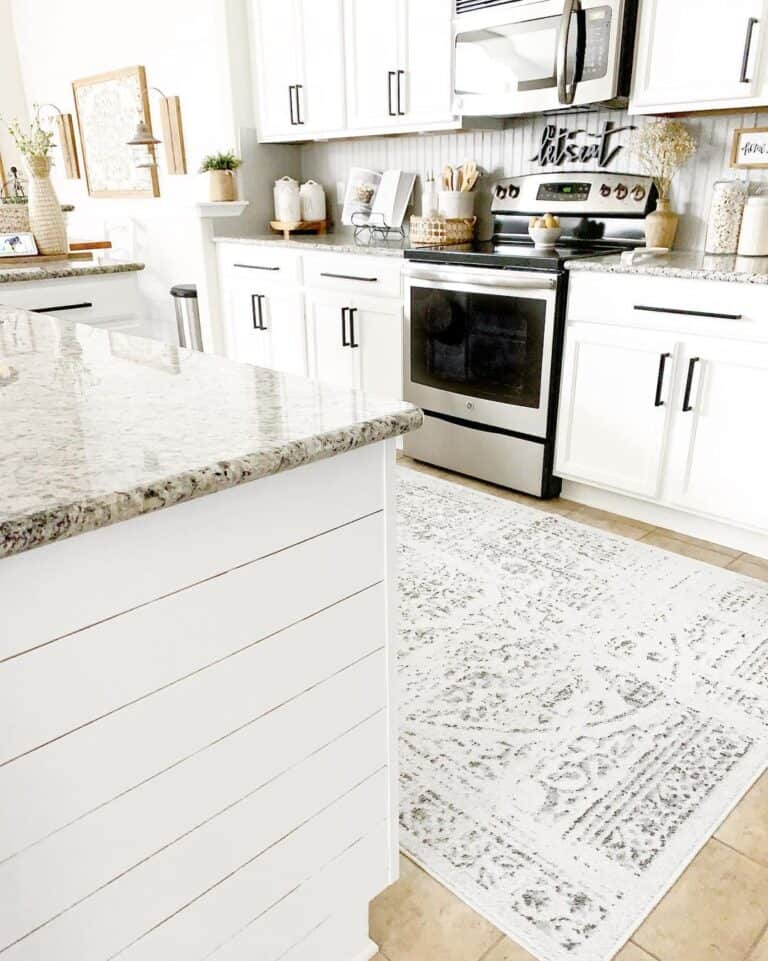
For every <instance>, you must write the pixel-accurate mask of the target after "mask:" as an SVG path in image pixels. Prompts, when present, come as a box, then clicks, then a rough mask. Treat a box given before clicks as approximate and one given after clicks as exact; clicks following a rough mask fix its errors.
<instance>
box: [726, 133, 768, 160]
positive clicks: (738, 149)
mask: <svg viewBox="0 0 768 961" xmlns="http://www.w3.org/2000/svg"><path fill="white" fill-rule="evenodd" d="M750 156H751V157H754V158H755V159H754V160H748V159H747V158H748V157H750ZM731 167H734V168H735V169H737V170H768V127H738V128H737V129H736V130H734V131H733V143H732V145H731Z"/></svg>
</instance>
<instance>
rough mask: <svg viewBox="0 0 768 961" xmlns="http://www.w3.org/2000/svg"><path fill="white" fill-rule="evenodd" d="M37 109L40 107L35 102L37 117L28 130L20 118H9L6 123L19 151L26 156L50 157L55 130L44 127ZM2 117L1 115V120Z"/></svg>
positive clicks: (0, 119)
mask: <svg viewBox="0 0 768 961" xmlns="http://www.w3.org/2000/svg"><path fill="white" fill-rule="evenodd" d="M37 110H38V107H37V104H35V119H34V120H33V121H32V123H31V124H30V125H29V128H28V130H27V129H26V128H24V127H22V125H21V123H20V121H19V120H18V118H16V119H14V120H9V121H8V123H7V124H6V126H7V128H8V133H9V134H10V135H11V137H12V138H13V141H14V143H15V144H16V146H17V148H18V149H19V152H20V153H21V154H23V156H25V157H31V158H34V157H49V156H50V153H51V149H52V148H53V131H51V130H44V129H43V128H42V126H41V125H40V118H39V117H38V116H37ZM2 119H3V118H2V117H0V121H2Z"/></svg>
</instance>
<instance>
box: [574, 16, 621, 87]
mask: <svg viewBox="0 0 768 961" xmlns="http://www.w3.org/2000/svg"><path fill="white" fill-rule="evenodd" d="M577 16H578V17H583V18H584V21H585V23H584V28H585V33H586V42H585V44H584V66H583V68H582V71H581V79H582V80H599V79H600V78H601V77H604V76H605V75H606V74H607V73H608V57H609V55H610V52H611V19H612V17H613V11H612V10H611V8H610V7H590V8H589V9H588V10H584V11H582V12H581V13H579V14H577Z"/></svg>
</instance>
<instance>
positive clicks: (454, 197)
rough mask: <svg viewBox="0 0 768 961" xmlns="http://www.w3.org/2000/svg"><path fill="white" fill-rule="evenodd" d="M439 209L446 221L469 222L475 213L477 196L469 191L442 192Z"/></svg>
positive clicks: (438, 202) (439, 198)
mask: <svg viewBox="0 0 768 961" xmlns="http://www.w3.org/2000/svg"><path fill="white" fill-rule="evenodd" d="M437 208H438V210H439V211H440V213H441V214H442V215H443V217H445V219H446V220H467V219H468V218H470V217H472V216H473V215H474V212H475V195H474V194H473V193H471V192H470V191H469V190H441V191H439V193H438V196H437Z"/></svg>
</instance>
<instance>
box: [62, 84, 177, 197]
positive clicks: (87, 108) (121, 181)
mask: <svg viewBox="0 0 768 961" xmlns="http://www.w3.org/2000/svg"><path fill="white" fill-rule="evenodd" d="M72 89H73V92H74V96H75V108H76V110H77V125H78V127H79V130H80V146H81V148H82V153H83V166H84V168H85V180H86V183H87V184H88V193H89V195H90V196H91V197H125V198H130V197H135V198H141V197H159V196H160V185H159V182H158V179H157V167H155V166H151V167H146V166H145V167H137V166H136V163H135V158H134V154H133V151H132V149H131V147H129V146H128V141H129V140H130V139H131V137H132V135H133V132H134V130H135V129H136V124H137V122H139V121H143V122H144V123H145V124H146V125H147V127H149V128H150V129H151V121H150V117H149V100H148V96H147V78H146V74H145V72H144V67H125V68H124V69H122V70H113V71H111V72H109V73H101V74H97V75H96V76H94V77H85V78H84V79H83V80H75V81H74V82H73V84H72ZM148 149H149V150H150V153H151V154H152V157H153V158H154V147H150V148H148Z"/></svg>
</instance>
